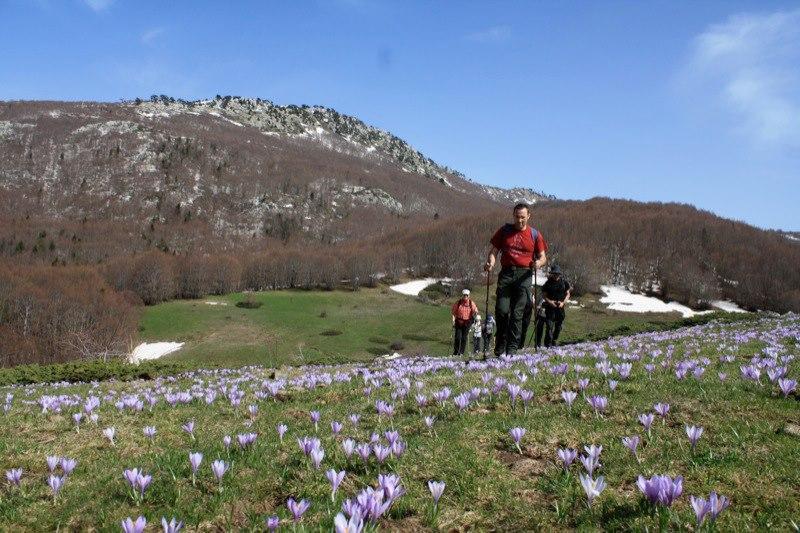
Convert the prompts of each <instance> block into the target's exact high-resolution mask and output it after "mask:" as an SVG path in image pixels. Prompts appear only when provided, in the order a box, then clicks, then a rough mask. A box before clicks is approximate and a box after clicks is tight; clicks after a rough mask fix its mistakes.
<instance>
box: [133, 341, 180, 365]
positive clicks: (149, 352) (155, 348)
mask: <svg viewBox="0 0 800 533" xmlns="http://www.w3.org/2000/svg"><path fill="white" fill-rule="evenodd" d="M183 344H184V343H182V342H143V343H142V344H140V345H139V346H137V347H136V348H134V349H133V351H132V352H131V353H130V355H129V356H128V361H129V362H131V363H134V364H139V363H141V362H142V361H149V360H152V359H158V358H160V357H163V356H165V355H167V354H169V353H172V352H175V351H177V350H180V349H181V348H182V347H183Z"/></svg>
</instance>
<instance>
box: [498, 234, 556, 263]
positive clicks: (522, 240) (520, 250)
mask: <svg viewBox="0 0 800 533" xmlns="http://www.w3.org/2000/svg"><path fill="white" fill-rule="evenodd" d="M489 242H491V244H492V246H494V247H495V248H497V249H498V250H500V265H501V266H503V267H508V266H516V267H524V268H527V267H530V265H531V261H533V258H534V252H535V254H536V255H539V254H540V253H541V252H546V251H547V243H546V242H545V241H544V237H543V236H542V232H541V231H537V232H536V242H533V239H532V238H531V228H530V226H526V227H525V229H524V230H522V231H519V230H518V229H517V228H515V227H514V226H513V225H505V226H503V227H502V228H500V229H499V230H497V232H496V233H495V234H494V236H493V237H492V240H491V241H489Z"/></svg>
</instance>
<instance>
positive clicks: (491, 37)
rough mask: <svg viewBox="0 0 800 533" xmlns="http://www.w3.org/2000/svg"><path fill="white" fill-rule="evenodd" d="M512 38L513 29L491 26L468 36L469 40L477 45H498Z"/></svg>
mask: <svg viewBox="0 0 800 533" xmlns="http://www.w3.org/2000/svg"><path fill="white" fill-rule="evenodd" d="M509 37H511V28H510V27H508V26H491V27H489V28H484V29H482V30H480V31H476V32H473V33H470V34H469V35H467V40H469V41H475V42H477V43H498V42H501V41H506V40H508V38H509Z"/></svg>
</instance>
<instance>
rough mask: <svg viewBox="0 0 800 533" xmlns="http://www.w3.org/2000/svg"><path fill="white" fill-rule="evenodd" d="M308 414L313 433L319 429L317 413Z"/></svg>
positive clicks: (318, 415)
mask: <svg viewBox="0 0 800 533" xmlns="http://www.w3.org/2000/svg"><path fill="white" fill-rule="evenodd" d="M308 414H309V416H310V417H311V421H312V422H314V431H317V430H318V429H319V419H320V414H319V411H311V412H310V413H308Z"/></svg>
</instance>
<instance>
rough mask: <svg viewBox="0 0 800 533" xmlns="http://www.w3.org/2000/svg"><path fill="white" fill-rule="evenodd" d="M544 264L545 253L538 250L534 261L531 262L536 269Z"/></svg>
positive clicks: (545, 260)
mask: <svg viewBox="0 0 800 533" xmlns="http://www.w3.org/2000/svg"><path fill="white" fill-rule="evenodd" d="M546 264H547V255H546V254H545V253H544V252H539V255H538V256H536V261H534V262H533V267H534V268H535V269H537V270H538V269H540V268H542V267H543V266H544V265H546Z"/></svg>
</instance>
